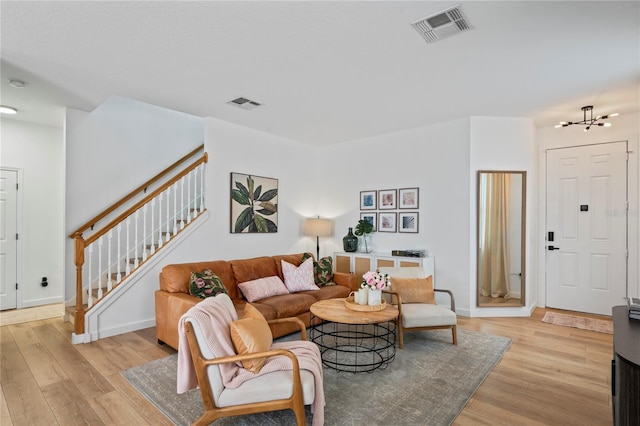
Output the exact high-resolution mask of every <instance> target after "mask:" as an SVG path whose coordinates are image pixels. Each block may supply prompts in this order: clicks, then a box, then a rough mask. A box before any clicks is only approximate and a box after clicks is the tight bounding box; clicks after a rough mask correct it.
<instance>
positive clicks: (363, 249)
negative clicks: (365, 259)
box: [358, 234, 374, 253]
mask: <svg viewBox="0 0 640 426" xmlns="http://www.w3.org/2000/svg"><path fill="white" fill-rule="evenodd" d="M373 249H374V245H373V240H372V238H371V234H364V235H363V236H361V237H358V251H359V252H360V253H371V252H372V251H373Z"/></svg>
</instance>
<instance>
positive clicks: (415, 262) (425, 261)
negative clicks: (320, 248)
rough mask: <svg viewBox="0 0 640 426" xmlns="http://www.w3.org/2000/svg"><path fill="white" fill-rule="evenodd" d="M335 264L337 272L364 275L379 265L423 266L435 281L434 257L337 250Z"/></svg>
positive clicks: (334, 257) (334, 256)
mask: <svg viewBox="0 0 640 426" xmlns="http://www.w3.org/2000/svg"><path fill="white" fill-rule="evenodd" d="M333 265H334V270H335V271H336V272H346V273H352V274H356V275H359V276H362V274H364V273H365V272H367V271H375V270H376V269H378V268H379V267H407V266H421V267H423V268H424V270H425V272H426V273H427V275H433V279H434V283H435V277H436V275H435V258H434V257H405V256H392V255H391V254H390V253H377V252H371V253H360V252H353V253H349V252H344V251H340V252H335V253H333Z"/></svg>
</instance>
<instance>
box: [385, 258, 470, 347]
mask: <svg viewBox="0 0 640 426" xmlns="http://www.w3.org/2000/svg"><path fill="white" fill-rule="evenodd" d="M378 272H380V273H383V274H388V275H389V277H390V278H391V289H390V290H385V293H388V296H387V297H388V298H389V301H390V303H392V304H393V305H397V307H398V311H399V315H398V336H399V337H398V342H399V347H400V349H402V347H403V344H404V342H403V333H404V332H405V331H417V330H435V329H451V334H452V337H453V344H454V345H457V344H458V335H457V331H456V324H457V317H456V307H455V299H454V297H453V293H452V292H451V291H449V290H443V289H439V288H434V292H440V293H446V294H448V295H449V297H450V301H451V303H450V305H449V307H446V306H442V305H437V304H435V303H406V302H403V298H404V300H407V301H408V300H411V299H412V298H414V299H415V293H416V291H415V289H414V291H412V292H411V293H412V294H409V292H408V291H407V290H406V289H405V290H404V293H403V292H402V291H396V289H394V287H393V279H394V278H428V277H427V274H426V272H425V271H424V269H423V268H421V267H404V268H394V267H380V268H378ZM432 282H433V281H432ZM418 291H422V290H418ZM424 291H425V292H426V291H427V290H424ZM428 292H429V293H430V289H429V290H428ZM433 301H434V302H435V297H434V296H433Z"/></svg>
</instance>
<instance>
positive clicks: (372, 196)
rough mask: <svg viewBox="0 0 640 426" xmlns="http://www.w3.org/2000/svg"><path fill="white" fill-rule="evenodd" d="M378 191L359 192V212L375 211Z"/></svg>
mask: <svg viewBox="0 0 640 426" xmlns="http://www.w3.org/2000/svg"><path fill="white" fill-rule="evenodd" d="M377 192H378V191H360V210H375V209H376V197H377Z"/></svg>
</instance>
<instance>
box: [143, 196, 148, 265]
mask: <svg viewBox="0 0 640 426" xmlns="http://www.w3.org/2000/svg"><path fill="white" fill-rule="evenodd" d="M147 204H148V203H145V205H144V206H142V261H143V262H144V261H145V260H147Z"/></svg>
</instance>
